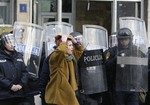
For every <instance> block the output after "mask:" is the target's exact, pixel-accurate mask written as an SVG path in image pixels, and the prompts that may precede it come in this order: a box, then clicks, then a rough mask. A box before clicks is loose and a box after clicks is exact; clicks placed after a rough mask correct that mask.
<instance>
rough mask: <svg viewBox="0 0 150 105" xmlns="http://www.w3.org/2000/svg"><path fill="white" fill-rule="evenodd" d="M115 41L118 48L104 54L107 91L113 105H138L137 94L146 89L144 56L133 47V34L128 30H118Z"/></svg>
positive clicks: (110, 49) (115, 47)
mask: <svg viewBox="0 0 150 105" xmlns="http://www.w3.org/2000/svg"><path fill="white" fill-rule="evenodd" d="M117 40H118V46H114V47H112V48H109V49H108V50H107V51H106V52H105V58H106V63H105V64H106V69H107V72H109V79H108V80H109V82H108V83H110V84H109V89H110V90H111V91H112V92H113V100H114V104H115V105H139V92H140V91H141V89H145V88H147V87H146V85H147V81H146V79H147V63H146V61H147V59H146V56H145V54H144V53H143V52H142V51H140V50H139V49H138V47H137V46H135V45H133V42H132V40H133V34H132V32H131V30H130V29H129V28H121V29H119V31H118V32H117ZM137 59H138V60H139V62H140V63H139V62H137ZM142 60H143V62H141V61H142Z"/></svg>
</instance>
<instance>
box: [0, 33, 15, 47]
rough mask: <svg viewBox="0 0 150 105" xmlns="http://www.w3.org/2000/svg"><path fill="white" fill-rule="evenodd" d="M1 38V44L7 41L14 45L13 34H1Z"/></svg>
mask: <svg viewBox="0 0 150 105" xmlns="http://www.w3.org/2000/svg"><path fill="white" fill-rule="evenodd" d="M1 40H2V42H3V44H8V43H9V44H11V45H12V46H15V45H16V44H15V38H14V36H13V34H7V35H5V36H3V37H2V38H1Z"/></svg>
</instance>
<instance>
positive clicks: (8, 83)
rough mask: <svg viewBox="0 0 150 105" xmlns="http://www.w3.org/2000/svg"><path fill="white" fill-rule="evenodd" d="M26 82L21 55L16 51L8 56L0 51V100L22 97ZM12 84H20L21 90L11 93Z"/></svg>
mask: <svg viewBox="0 0 150 105" xmlns="http://www.w3.org/2000/svg"><path fill="white" fill-rule="evenodd" d="M27 82H28V72H27V71H26V67H25V64H24V62H23V58H22V55H21V54H20V53H18V52H16V51H14V52H13V54H12V55H11V56H10V55H8V54H7V53H6V52H4V51H2V50H0V100H2V99H8V98H14V97H24V96H25V90H26V86H27ZM13 84H20V85H21V86H22V89H21V90H19V91H17V92H13V91H11V87H12V85H13Z"/></svg>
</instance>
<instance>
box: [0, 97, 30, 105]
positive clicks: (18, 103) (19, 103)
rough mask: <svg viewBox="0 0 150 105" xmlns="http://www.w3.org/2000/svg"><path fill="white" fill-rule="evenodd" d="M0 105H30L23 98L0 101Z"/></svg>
mask: <svg viewBox="0 0 150 105" xmlns="http://www.w3.org/2000/svg"><path fill="white" fill-rule="evenodd" d="M0 105H30V103H28V102H27V100H26V99H25V98H11V99H4V100H0Z"/></svg>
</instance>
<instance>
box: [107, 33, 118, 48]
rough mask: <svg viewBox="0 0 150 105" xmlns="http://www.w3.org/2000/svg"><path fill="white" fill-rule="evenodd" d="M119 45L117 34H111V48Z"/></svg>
mask: <svg viewBox="0 0 150 105" xmlns="http://www.w3.org/2000/svg"><path fill="white" fill-rule="evenodd" d="M117 45H118V41H117V37H116V33H114V34H111V35H110V36H109V47H110V48H111V47H114V46H117Z"/></svg>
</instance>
